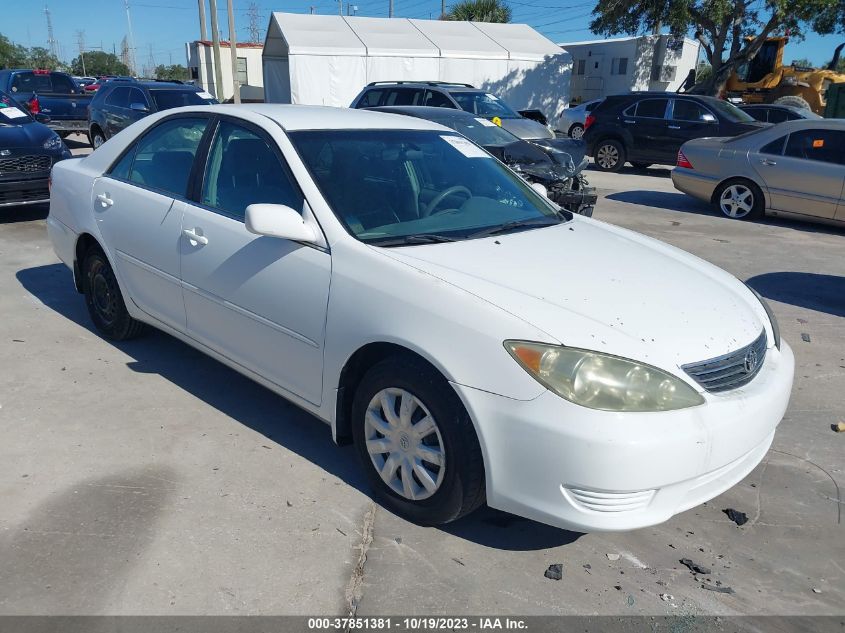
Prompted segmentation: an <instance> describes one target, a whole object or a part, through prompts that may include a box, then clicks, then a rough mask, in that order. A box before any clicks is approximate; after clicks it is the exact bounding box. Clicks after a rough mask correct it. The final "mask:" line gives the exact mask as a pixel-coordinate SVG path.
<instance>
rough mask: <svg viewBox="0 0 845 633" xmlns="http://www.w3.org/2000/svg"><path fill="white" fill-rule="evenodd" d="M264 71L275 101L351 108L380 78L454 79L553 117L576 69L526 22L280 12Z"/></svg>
mask: <svg viewBox="0 0 845 633" xmlns="http://www.w3.org/2000/svg"><path fill="white" fill-rule="evenodd" d="M263 68H264V91H265V99H266V101H268V102H271V103H299V104H308V105H331V106H340V107H346V106H348V105H349V104H350V103H351V102H352V99H353V98H354V97H355V95H357V94H358V93H359V92H360V91H361V89H362V88H363V87H364V86H365V85H366V84H368V83H370V82H373V81H392V80H393V81H395V80H403V81H450V82H459V83H467V84H472V85H473V86H476V87H478V88H483V89H485V90H488V91H489V92H492V93H495V94H496V95H497V96H499V97H501V98H503V99H504V100H505V101H507V102H508V103H509V104H510V105H511V106H512V107H514V108H517V109H520V110H521V109H526V108H539V109H540V110H542V111H543V112H546V113H547V114H549V115H551V114H554V113H556V112H558V111H559V110H560V109H562V108H563V105H564V104H565V103H567V102H568V101H569V79H570V73H571V68H572V64H571V57H570V56H569V54H568V53H566V52H565V51H562V50H561V49H560V47H559V46H557V45H556V44H554V43H553V42H551V41H550V40H548V39H546V38H545V37H543V36H542V35H540V34H539V33H537V31H535V30H534V29H532V28H531V27H530V26H528V25H525V24H489V23H483V22H452V21H441V20H409V19H405V18H362V17H346V16H340V15H304V14H297V13H274V14H273V15H272V16H271V18H270V26H269V28H268V29H267V39H266V41H265V44H264V55H263Z"/></svg>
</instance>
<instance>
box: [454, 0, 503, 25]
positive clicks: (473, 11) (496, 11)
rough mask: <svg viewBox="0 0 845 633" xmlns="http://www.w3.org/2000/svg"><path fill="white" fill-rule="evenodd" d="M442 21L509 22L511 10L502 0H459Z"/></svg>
mask: <svg viewBox="0 0 845 633" xmlns="http://www.w3.org/2000/svg"><path fill="white" fill-rule="evenodd" d="M442 19H445V20H469V21H471V22H510V21H511V8H510V7H509V6H508V5H507V4H505V3H504V1H503V0H461V2H458V3H457V4H454V5H452V8H451V9H450V10H449V13H447V14H446V15H445V16H443V18H442Z"/></svg>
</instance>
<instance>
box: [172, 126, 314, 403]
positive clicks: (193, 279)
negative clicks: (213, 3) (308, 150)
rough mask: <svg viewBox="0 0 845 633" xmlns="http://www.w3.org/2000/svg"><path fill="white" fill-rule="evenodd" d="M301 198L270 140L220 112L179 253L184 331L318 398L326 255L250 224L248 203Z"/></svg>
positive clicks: (300, 205)
mask: <svg viewBox="0 0 845 633" xmlns="http://www.w3.org/2000/svg"><path fill="white" fill-rule="evenodd" d="M260 202H264V203H275V204H283V205H286V206H289V207H292V208H294V209H297V210H303V209H304V207H305V202H304V199H303V196H302V194H301V193H300V191H299V188H298V186H297V185H296V182H295V181H294V179H293V177H292V176H291V175H290V172H289V170H288V169H287V164H286V163H285V161H284V158H283V157H282V155H281V153H280V152H279V150H278V148H277V147H276V144H275V143H274V142H273V140H272V139H270V138H269V137H268V136H266V135H265V134H264V133H263V132H262V131H261V130H259V129H257V128H253V127H252V126H248V125H247V124H243V123H242V122H237V123H235V122H232V121H230V120H228V119H222V120H221V121H220V123H219V126H218V128H217V130H216V132H215V135H214V138H213V141H212V143H211V146H210V148H209V154H208V160H207V165H206V172H205V175H204V178H203V184H202V191H201V194H200V197H199V202H197V203H192V204H188V205H186V208H185V213H184V215H183V219H182V236H181V239H180V247H179V249H180V252H181V254H182V255H181V259H182V286H183V294H184V298H185V308H186V311H187V319H188V333H189V335H190V336H192V337H193V338H195V339H196V340H198V341H200V342H202V343H204V344H206V345H208V346H209V347H211V348H213V349H215V350H217V351H219V352H220V353H222V354H223V355H225V356H226V357H227V358H229V359H231V360H233V361H235V362H236V363H238V364H240V365H242V366H244V367H246V368H247V369H249V370H251V371H253V372H255V373H257V374H259V375H261V376H262V377H263V378H265V379H266V380H269V381H270V382H272V383H274V384H276V385H278V386H280V387H282V388H284V389H285V390H287V391H290V392H292V393H294V394H296V395H298V396H300V397H302V398H304V399H306V400H308V401H309V402H312V403H314V404H317V405H318V404H320V401H321V395H322V372H323V344H324V339H325V323H326V310H327V304H328V297H329V281H330V279H331V256H330V254H329V253H328V252H327V251H326V250H325V249H322V248H317V247H314V246H313V245H303V244H299V243H297V242H292V241H289V240H285V239H280V238H275V237H267V236H258V235H254V234H252V233H250V232H249V231H247V230H246V227H245V225H244V216H245V211H246V207H247V206H248V205H250V204H253V203H260Z"/></svg>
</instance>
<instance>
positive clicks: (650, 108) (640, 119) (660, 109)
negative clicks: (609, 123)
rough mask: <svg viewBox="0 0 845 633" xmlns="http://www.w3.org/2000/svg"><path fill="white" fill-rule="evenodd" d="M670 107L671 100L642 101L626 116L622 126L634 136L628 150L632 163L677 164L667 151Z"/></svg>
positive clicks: (629, 108)
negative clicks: (668, 111)
mask: <svg viewBox="0 0 845 633" xmlns="http://www.w3.org/2000/svg"><path fill="white" fill-rule="evenodd" d="M668 107H669V99H663V98H659V99H642V100H640V101H638V102H637V103H635V104H634V105H632V106H630V107H628V108H627V109H626V110H625V111H624V112H623V113H622V126H623V128H624V129H626V130H627V131H628V132H629V133H630V134H631V136H632V137H633V144H632V145H631V146H630V147H627V148H626V150H627V151H628V158H629V160H630V159H633V160H640V161H643V162H645V161H651V162H655V163H657V162H671V163H674V162H675V158H674V156H673V155H672V152H666V151H664V149H663V146H664V145H665V144H666V143H667V142H669V137H668V134H669V129H668V121H667V119H666V111H667V109H668ZM676 153H677V152H676Z"/></svg>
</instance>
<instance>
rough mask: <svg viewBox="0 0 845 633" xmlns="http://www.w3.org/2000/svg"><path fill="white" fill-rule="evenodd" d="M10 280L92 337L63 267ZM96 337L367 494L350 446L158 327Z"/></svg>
mask: <svg viewBox="0 0 845 633" xmlns="http://www.w3.org/2000/svg"><path fill="white" fill-rule="evenodd" d="M16 277H17V279H18V281H19V282H20V284H21V285H22V286H23V287H24V289H26V290H27V291H28V292H29V293H31V294H32V295H33V296H34V297H35V298H37V299H38V300H39V301H40V302H41V303H42V304H44V305H45V306H47V307H48V308H50V309H52V310H53V311H55V312H56V313H58V314H60V315H61V316H63V317H65V318H66V319H68V320H70V321H72V322H74V323H76V324H77V325H79V326H81V327H83V328H85V329H87V330H89V331H90V332H92V333H93V334H95V335H98V333H97V331H96V330H95V329H94V326H93V324H92V323H91V321H90V319H89V316H88V312H87V310H86V308H85V303H84V301H83V298H82V296H81V295H79V294H78V293H77V292H76V290H75V289H74V287H73V280H72V278H71V274H70V271H68V269H67V268H66V267H65V266H64V265H62V264H50V265H46V266H38V267H34V268H27V269H24V270H20V271H18V273H17V274H16ZM102 340H103V341H104V342H107V343H109V344H111V345H114V346H115V347H117V348H118V349H119V350H120V351H121V352H123V353H124V354H126V355H127V356H129V357H130V358H131V359H132V360H130V361H129V362H128V363H127V366H128V367H129V368H130V369H131V370H132V371H135V372H138V373H143V374H157V375H159V376H162V377H163V378H165V379H167V380H169V381H170V382H172V383H173V384H175V385H177V386H178V387H180V388H181V389H183V390H184V391H186V392H187V393H189V394H191V395H192V396H194V397H196V398H199V399H200V400H202V401H204V402H205V403H207V404H209V405H210V406H212V407H214V408H215V409H217V410H218V411H220V412H221V413H223V414H225V415H226V416H228V417H230V418H231V419H232V420H234V421H235V422H237V423H239V424H243V425H244V426H246V427H249V428H251V429H253V430H255V431H257V432H258V433H261V434H262V435H263V436H264V437H266V438H267V439H268V440H270V441H272V442H275V443H276V444H278V445H279V446H281V447H283V448H286V449H288V450H290V451H292V452H294V453H296V454H297V455H299V456H300V457H302V458H304V459H306V460H308V461H309V462H311V463H312V464H314V465H315V466H317V467H319V468H321V469H323V470H325V471H327V472H329V473H331V474H332V475H334V476H335V477H337V478H339V479H341V480H343V481H344V482H346V483H347V484H348V485H350V486H352V487H353V488H355V489H356V490H359V491H361V492H362V493H363V494H366V495H368V496H371V495H370V490H369V487H368V485H367V483H366V480H365V478H364V476H363V474H362V473H361V470H360V466H359V464H358V462H357V457H356V455H355V452H354V449H353V448H352V447H351V446H337V445H336V444H335V443H334V442H333V441H332V438H331V431H330V429H329V427H328V425H326V424H325V423H324V422H322V421H321V420H318V419H317V418H315V417H314V416H312V415H311V414H309V413H307V412H305V411H303V410H302V409H300V408H298V407H296V406H295V405H293V404H291V403H290V402H288V401H287V400H285V399H284V398H282V397H281V396H278V395H276V394H275V393H273V392H272V391H270V390H269V389H265V388H264V387H262V386H261V385H259V384H258V383H256V382H254V381H252V380H250V379H249V378H246V377H245V376H242V375H241V374H239V373H237V372H236V371H234V370H233V369H230V368H229V367H227V366H226V365H223V364H222V363H219V362H217V361H216V360H214V359H212V358H211V357H209V356H206V355H205V354H203V353H202V352H199V351H197V350H195V349H194V348H192V347H190V346H189V345H187V344H185V343H182V342H181V341H179V340H178V339H176V338H173V337H172V336H169V335H168V334H165V333H163V332H160V331H158V330H152V331H151V332H150V333H149V334H147V335H146V336H144V337H143V338H141V339H136V340H133V341H125V342H115V341H108V340H106V339H102ZM185 367H190V368H191V371H185ZM437 529H442V530H443V531H445V532H447V533H449V534H452V535H454V536H457V537H459V538H462V539H465V540H468V541H472V542H475V543H478V544H481V545H485V546H487V547H493V548H499V549H506V550H515V551H527V550H537V549H545V548H548V547H555V546H559V545H565V544H567V543H571V542H573V541H575V540H576V539H577V538H578V537H579V536H580V534H576V533H573V532H568V531H566V530H560V529H557V528H553V527H549V526H547V525H543V524H541V523H537V522H535V521H531V520H528V519H522V518H520V517H517V516H514V515H510V514H507V513H504V512H499V511H497V510H493V509H490V508H487V507H485V508H482V509H480V510H479V511H477V512H475V513H473V514H472V515H470V516H468V517H465V518H463V519H461V520H460V521H456V522H455V523H451V524H448V525H446V526H442V527H441V528H437Z"/></svg>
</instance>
